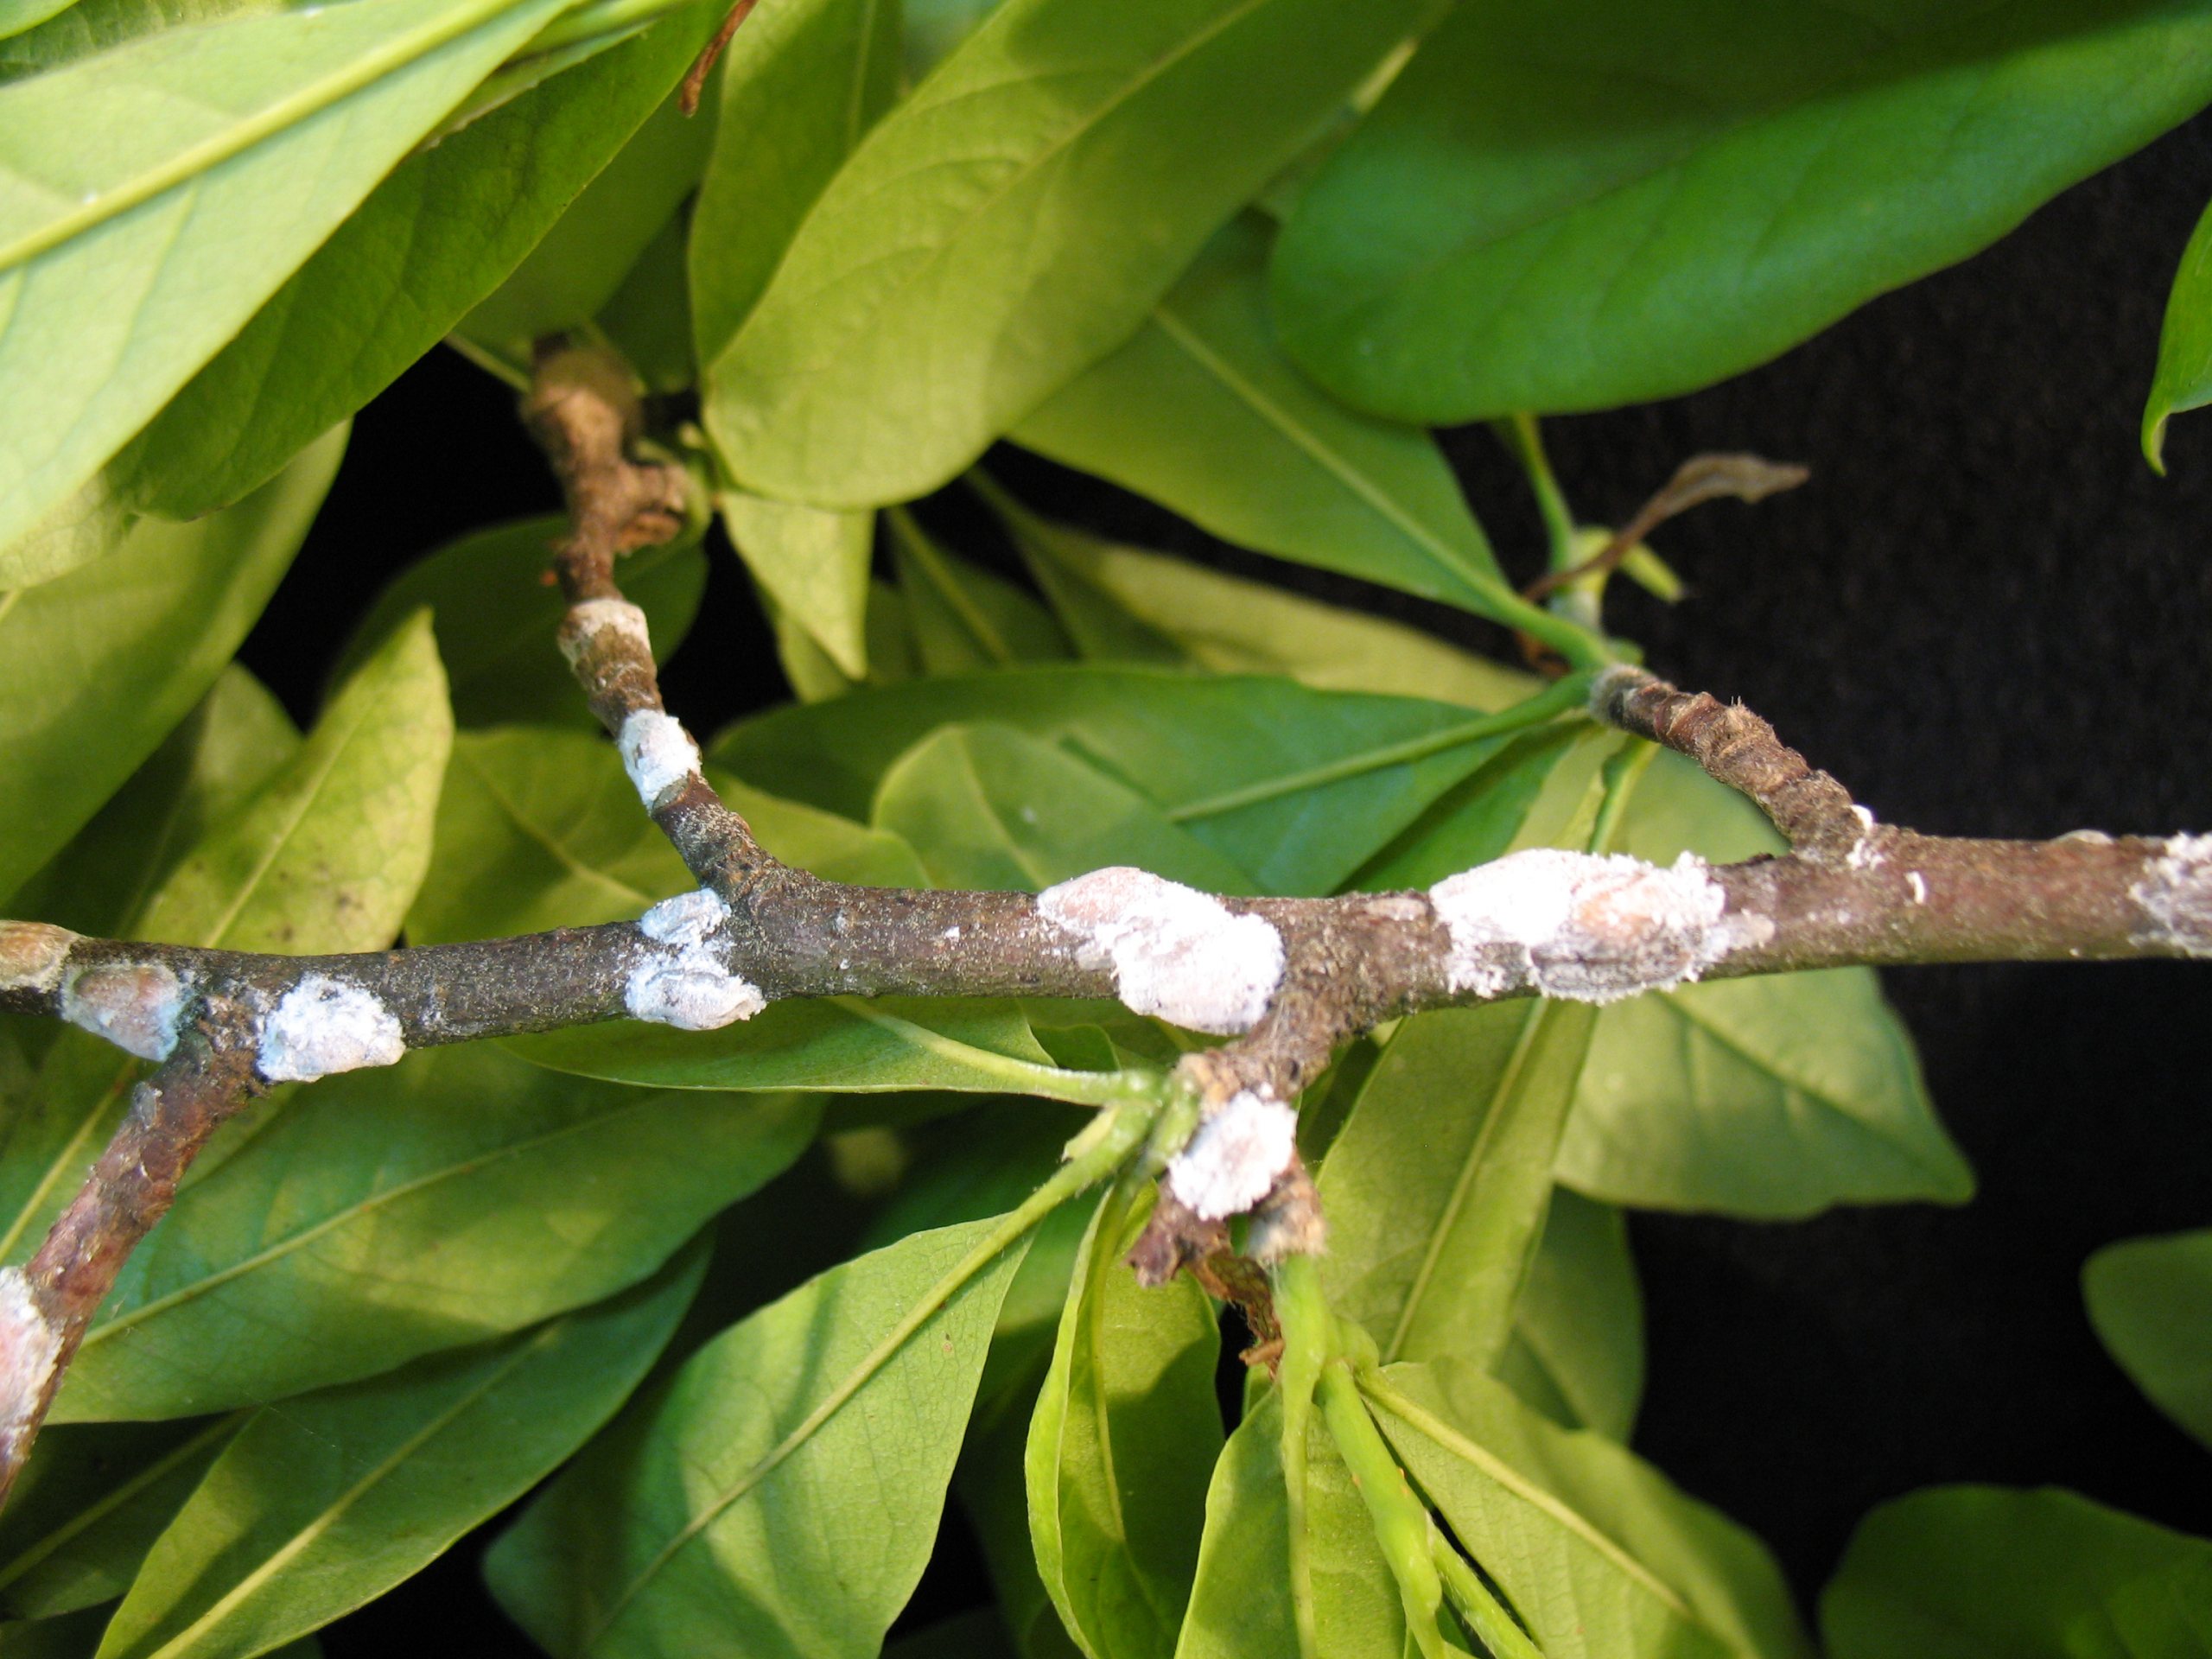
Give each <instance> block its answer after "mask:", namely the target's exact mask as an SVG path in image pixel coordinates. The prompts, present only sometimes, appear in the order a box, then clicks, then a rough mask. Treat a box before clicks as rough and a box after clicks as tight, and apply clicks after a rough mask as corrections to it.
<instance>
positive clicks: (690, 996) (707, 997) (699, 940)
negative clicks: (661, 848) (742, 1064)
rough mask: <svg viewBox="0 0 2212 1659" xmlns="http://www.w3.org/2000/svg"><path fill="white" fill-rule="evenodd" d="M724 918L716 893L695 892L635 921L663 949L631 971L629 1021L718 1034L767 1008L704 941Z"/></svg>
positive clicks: (626, 996) (626, 1000) (626, 998)
mask: <svg viewBox="0 0 2212 1659" xmlns="http://www.w3.org/2000/svg"><path fill="white" fill-rule="evenodd" d="M728 919H729V906H728V905H726V904H724V903H723V902H722V900H721V895H720V894H718V893H713V892H710V891H709V890H708V889H707V888H705V887H700V888H697V889H696V890H695V891H693V892H690V893H677V895H676V896H675V897H674V898H673V899H662V900H661V901H660V903H658V904H657V905H655V906H653V907H652V909H651V910H649V911H647V912H645V914H644V915H643V916H640V917H639V918H638V931H639V932H641V933H643V934H644V935H645V937H646V938H648V939H650V940H652V942H653V943H654V944H656V945H659V946H661V947H663V948H662V949H660V950H655V951H653V952H652V953H651V954H650V955H648V956H647V957H645V960H644V961H642V962H640V963H638V965H637V966H636V967H634V968H632V969H631V970H630V976H629V978H628V979H627V980H626V982H624V985H623V991H622V1006H623V1007H625V1008H626V1010H628V1012H629V1014H630V1017H631V1018H632V1019H633V1020H652V1022H653V1023H654V1024H655V1025H660V1026H674V1027H676V1028H677V1030H679V1031H717V1030H720V1029H721V1027H724V1026H727V1025H728V1024H730V1023H731V1022H732V1021H734V1020H750V1019H751V1018H752V1017H753V1015H754V1014H758V1013H760V1010H761V1009H763V1008H765V1007H767V1006H768V999H767V998H766V997H765V996H763V995H761V994H760V988H759V987H758V986H756V985H754V984H753V983H752V982H749V981H747V980H746V979H744V978H743V977H741V976H739V975H736V974H734V973H732V972H730V970H729V969H728V968H726V967H724V966H723V965H722V963H721V961H720V959H719V958H717V957H715V953H714V952H713V951H712V950H709V948H708V941H709V939H710V938H713V936H714V935H715V933H716V932H718V931H720V930H721V925H722V924H723V923H724V922H726V921H728Z"/></svg>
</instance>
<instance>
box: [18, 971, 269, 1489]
mask: <svg viewBox="0 0 2212 1659" xmlns="http://www.w3.org/2000/svg"><path fill="white" fill-rule="evenodd" d="M252 1023H253V1022H252V1019H251V1014H249V1013H248V1012H247V1011H246V1010H245V1009H244V1008H242V1007H239V1006H238V1004H236V1003H234V1002H231V1001H227V1000H225V999H211V1000H209V1001H207V1002H204V1003H203V1004H201V1006H200V1009H199V1010H198V1013H197V1017H196V1019H195V1020H194V1023H193V1026H192V1027H191V1029H189V1030H188V1031H187V1032H186V1033H184V1034H183V1036H182V1038H181V1039H180V1040H179V1042H178V1043H177V1046H176V1049H175V1052H174V1053H173V1054H172V1055H171V1056H170V1058H168V1061H167V1062H166V1063H165V1064H164V1065H162V1067H161V1068H160V1069H159V1070H157V1071H155V1072H154V1073H153V1075H152V1076H150V1077H147V1078H146V1079H145V1080H144V1081H143V1082H142V1083H140V1084H138V1085H137V1087H136V1088H135V1089H133V1090H131V1094H130V1114H129V1116H126V1117H125V1118H124V1122H123V1127H122V1128H120V1129H119V1130H118V1131H117V1133H116V1135H115V1138H114V1139H113V1140H111V1141H109V1143H108V1146H107V1149H106V1150H105V1152H103V1153H102V1154H100V1156H99V1161H98V1162H97V1163H95V1164H94V1165H93V1166H92V1173H91V1175H90V1176H88V1177H87V1178H86V1181H85V1185H83V1187H82V1188H81V1189H79V1192H78V1193H77V1196H76V1197H75V1198H73V1200H71V1202H70V1205H69V1207H68V1208H67V1209H66V1210H64V1211H62V1212H61V1215H60V1219H58V1220H57V1221H55V1223H54V1226H53V1228H52V1230H49V1231H48V1234H47V1236H46V1240H45V1242H44V1243H42V1244H41V1245H40V1246H39V1248H38V1252H37V1254H36V1255H33V1256H32V1257H31V1259H30V1261H29V1262H28V1263H26V1264H25V1265H24V1266H23V1267H22V1268H6V1269H4V1270H0V1503H5V1502H6V1501H7V1497H8V1493H9V1492H10V1490H12V1489H13V1487H14V1485H15V1483H16V1476H17V1475H18V1474H20V1473H21V1472H22V1467H23V1463H24V1460H25V1459H27V1458H29V1455H30V1449H31V1446H32V1443H33V1442H34V1440H35V1439H36V1438H37V1435H38V1431H39V1426H40V1425H41V1423H43V1422H44V1421H46V1414H47V1412H48V1409H49V1408H51V1407H52V1406H53V1404H54V1395H55V1393H56V1392H57V1391H58V1390H59V1389H60V1386H61V1377H62V1373H63V1372H64V1370H66V1369H67V1366H68V1363H69V1361H70V1359H71V1358H72V1357H73V1356H74V1355H75V1353H76V1351H77V1344H79V1342H81V1341H83V1340H84V1336H85V1330H86V1326H87V1325H90V1324H91V1323H92V1315H93V1313H95V1312H97V1311H98V1309H99V1305H100V1303H101V1302H103V1301H104V1300H106V1298H107V1294H108V1292H109V1291H111V1290H112V1289H113V1288H114V1287H115V1280H116V1275H117V1274H118V1273H120V1272H121V1271H122V1270H123V1264H124V1262H125V1261H126V1260H127V1259H128V1258H129V1257H130V1252H131V1251H132V1250H133V1249H136V1248H137V1244H138V1241H139V1240H141V1239H143V1237H145V1236H146V1235H147V1233H148V1232H149V1231H150V1230H152V1228H153V1226H154V1224H155V1223H156V1222H157V1221H159V1220H160V1219H161V1218H162V1217H163V1216H164V1215H166V1214H168V1208H169V1205H170V1204H171V1203H173V1202H174V1201H175V1198H176V1189H177V1183H178V1182H179V1181H181V1180H182V1179H184V1172H185V1171H186V1169H188V1167H189V1166H191V1163H192V1160H193V1159H194V1157H195V1156H196V1155H197V1154H198V1153H199V1151H200V1147H203V1146H205V1145H206V1144H207V1137H208V1136H209V1135H213V1133H214V1132H215V1130H216V1128H217V1127H218V1126H219V1125H220V1124H221V1123H222V1122H223V1121H224V1120H225V1119H226V1118H227V1117H229V1116H231V1115H232V1113H233V1112H235V1111H236V1110H237V1109H238V1108H239V1107H240V1106H241V1105H243V1104H244V1103H245V1102H246V1101H247V1100H248V1099H249V1098H250V1097H251V1096H252V1095H253V1094H254V1093H256V1092H257V1090H258V1087H259V1080H258V1079H257V1077H255V1076H254V1070H253V1048H252V1045H251V1041H250V1040H248V1039H249V1037H250V1034H251V1029H252Z"/></svg>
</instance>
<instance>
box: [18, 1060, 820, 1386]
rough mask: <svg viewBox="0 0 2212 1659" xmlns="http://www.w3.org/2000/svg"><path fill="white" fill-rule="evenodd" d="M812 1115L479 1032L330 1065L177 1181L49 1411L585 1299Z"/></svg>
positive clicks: (757, 1172) (697, 1224)
mask: <svg viewBox="0 0 2212 1659" xmlns="http://www.w3.org/2000/svg"><path fill="white" fill-rule="evenodd" d="M820 1117H821V1106H820V1103H818V1102H817V1101H815V1100H812V1099H810V1098H807V1097H805V1096H791V1095H781V1096H779V1095H768V1096H760V1095H753V1096H747V1097H745V1098H743V1099H741V1100H729V1099H720V1098H716V1097H715V1096H709V1095H704V1094H698V1093H690V1092H683V1093H667V1094H656V1093H650V1092H647V1091H645V1090H636V1089H620V1088H614V1087H612V1086H609V1085H607V1084H590V1083H587V1082H584V1081H582V1079H578V1078H573V1077H558V1076H553V1077H549V1076H548V1075H547V1074H546V1073H544V1072H543V1071H539V1070H538V1069H537V1068H536V1067H534V1066H531V1065H524V1063H523V1062H521V1061H520V1060H518V1059H516V1058H513V1057H512V1055H509V1054H507V1053H505V1052H504V1051H502V1050H501V1049H499V1047H497V1046H493V1045H490V1044H476V1045H469V1046H461V1047H455V1048H441V1049H431V1050H427V1051H425V1052H421V1053H417V1054H410V1055H409V1056H408V1057H407V1058H406V1059H405V1060H404V1061H403V1062H401V1063H400V1064H399V1065H397V1066H392V1067H388V1068H383V1069H378V1070H375V1071H357V1072H352V1073H348V1074H346V1075H343V1076H340V1077H331V1078H327V1079H325V1080H324V1081H322V1082H321V1083H319V1084H316V1085H315V1086H314V1087H313V1088H310V1089H308V1090H304V1091H303V1092H302V1094H301V1095H300V1096H298V1097H297V1098H296V1099H295V1100H294V1101H293V1102H292V1103H290V1104H289V1106H288V1107H286V1109H285V1110H284V1111H283V1114H282V1116H279V1117H278V1118H277V1121H276V1122H274V1123H272V1124H270V1126H269V1127H267V1128H264V1129H262V1130H261V1131H260V1132H259V1133H258V1134H257V1135H255V1136H254V1137H253V1138H252V1139H251V1141H248V1142H247V1143H246V1144H245V1146H244V1147H241V1148H239V1149H238V1150H237V1151H235V1152H234V1153H232V1155H231V1156H230V1157H228V1158H226V1160H224V1161H223V1162H222V1164H221V1165H220V1166H219V1167H218V1168H217V1169H216V1170H215V1171H214V1172H213V1173H212V1174H210V1175H208V1176H206V1177H204V1178H203V1179H199V1180H197V1181H195V1182H194V1183H193V1184H192V1185H189V1186H188V1187H187V1188H186V1189H185V1191H184V1192H182V1193H181V1194H180V1195H179V1197H178V1199H177V1203H176V1207H175V1209H174V1210H172V1211H170V1213H169V1215H168V1217H167V1218H166V1219H165V1220H164V1221H163V1222H162V1225H161V1227H160V1228H159V1230H156V1232H155V1233H154V1234H153V1236H151V1237H149V1239H148V1240H147V1241H146V1242H145V1243H143V1244H142V1245H141V1246H140V1247H139V1248H138V1249H137V1251H136V1252H134V1253H133V1255H131V1257H130V1261H129V1262H127V1263H126V1264H125V1265H124V1269H123V1272H122V1273H121V1274H120V1275H119V1276H118V1280H117V1282H116V1287H115V1289H114V1291H113V1292H112V1293H111V1294H110V1295H109V1296H108V1298H107V1300H106V1301H105V1302H104V1303H103V1304H102V1305H101V1307H100V1311H99V1315H98V1317H97V1318H96V1319H95V1320H94V1323H93V1325H92V1328H91V1330H90V1331H88V1332H86V1337H85V1341H84V1345H83V1346H82V1347H81V1348H79V1350H78V1353H77V1357H76V1359H75V1361H74V1362H73V1364H72V1366H71V1368H70V1371H69V1375H68V1378H67V1382H66V1383H65V1384H64V1386H63V1388H62V1390H61V1394H60V1398H59V1399H57V1400H56V1401H55V1402H54V1413H53V1416H54V1421H57V1422H66V1421H72V1420H77V1419H86V1418H117V1417H124V1418H141V1417H170V1416H177V1415H181V1414H187V1413H195V1412H205V1411H213V1410H218V1409H221V1408H225V1407H228V1406H232V1405H241V1404H250V1403H252V1402H257V1401H262V1400H271V1399H277V1398H281V1397H282V1396H283V1395H290V1394H298V1393H301V1392H303V1391H304V1390H306V1389H314V1388H321V1387H325V1386H327V1385H329V1384H332V1383H343V1382H350V1381H352V1380H353V1379H354V1378H356V1377H361V1376H373V1375H375V1374H376V1373H378V1372H381V1371H385V1370H391V1368H392V1367H393V1366H395V1365H397V1364H399V1363H403V1362H404V1361H407V1360H410V1359H413V1358H415V1357H416V1356H418V1355H421V1354H425V1353H430V1352H434V1351H437V1350H439V1349H443V1348H453V1347H459V1346H461V1345H462V1344H468V1343H474V1342H481V1341H484V1340H485V1339H486V1338H490V1337H493V1336H496V1335H499V1334H502V1333H504V1332H509V1331H515V1330H519V1329H520V1328H521V1327H523V1326H524V1325H534V1324H536V1323H537V1321H539V1320H541V1319H546V1318H548V1317H550V1316H551V1315H553V1314H556V1313H566V1312H568V1311H569V1309H571V1308H575V1307H579V1306H583V1305H584V1304H586V1303H588V1302H594V1301H597V1300H599V1299H600V1298H601V1297H603V1296H607V1295H611V1294H614V1293H615V1292H617V1291H620V1290H623V1289H625V1288H626V1287H629V1286H631V1285H632V1284H635V1283H636V1282H637V1281H639V1280H641V1279H643V1278H645V1277H646V1276H648V1275H649V1274H652V1273H653V1272H655V1271H656V1270H658V1268H659V1267H660V1266H661V1264H662V1263H663V1262H666V1261H667V1260H668V1259H669V1257H670V1256H671V1255H673V1254H674V1253H675V1252H676V1250H677V1249H678V1247H680V1246H681V1245H682V1244H683V1242H684V1241H685V1240H686V1239H688V1238H690V1236H692V1235H693V1234H694V1233H696V1231H697V1230H699V1229H700V1228H701V1227H702V1226H703V1225H704V1224H706V1222H707V1221H708V1220H709V1218H710V1217H713V1216H714V1215H715V1213H716V1212H717V1211H720V1210H721V1209H723V1208H724V1207H725V1206H727V1205H729V1204H731V1203H733V1202H734V1201H735V1200H737V1199H739V1198H744V1197H745V1196H746V1195H747V1194H748V1193H750V1192H753V1191H754V1190H755V1189H757V1188H758V1187H760V1185H762V1184H763V1183H764V1182H766V1181H767V1180H768V1179H770V1178H772V1176H774V1175H776V1174H777V1173H779V1172H780V1171H782V1170H783V1169H785V1167H787V1166H789V1165H790V1164H791V1161H792V1160H794V1159H796V1158H797V1157H798V1155H799V1154H800V1153H801V1152H803V1151H804V1150H805V1148H806V1147H807V1145H808V1144H809V1142H810V1141H811V1140H812V1139H813V1135H814V1129H815V1126H816V1124H817V1122H818V1121H819V1119H820Z"/></svg>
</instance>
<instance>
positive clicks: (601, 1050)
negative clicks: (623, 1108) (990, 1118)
mask: <svg viewBox="0 0 2212 1659" xmlns="http://www.w3.org/2000/svg"><path fill="white" fill-rule="evenodd" d="M506 1046H507V1047H509V1048H511V1049H512V1050H513V1051H514V1052H516V1053H518V1054H519V1055H521V1056H522V1057H523V1058H524V1059H526V1060H530V1061H531V1062H533V1063H534V1064H536V1065H543V1066H549V1067H550V1068H551V1069H552V1070H554V1071H573V1072H575V1073H577V1074H578V1075H580V1076H582V1077H604V1078H606V1079H607V1080H608V1081H610V1082H614V1083H628V1084H637V1085H639V1086H640V1087H643V1088H648V1089H734V1090H781V1089H823V1090H830V1091H832V1092H835V1093H841V1094H843V1093H850V1094H877V1093H881V1092H884V1091H886V1090H908V1089H946V1090H954V1091H957V1092H959V1093H963V1094H1003V1093H1006V1092H1008V1091H1012V1092H1014V1093H1016V1094H1030V1095H1039V1096H1043V1097H1044V1098H1046V1099H1047V1100H1066V1101H1074V1102H1077V1103H1084V1104H1089V1105H1099V1104H1103V1103H1104V1102H1106V1101H1107V1100H1109V1099H1111V1098H1113V1097H1115V1096H1116V1095H1117V1094H1119V1093H1120V1092H1121V1090H1120V1086H1119V1084H1118V1083H1117V1081H1116V1077H1115V1076H1114V1075H1113V1074H1112V1073H1108V1072H1096V1071H1065V1070H1063V1069H1061V1068H1060V1067H1058V1066H1056V1065H1053V1064H1052V1056H1051V1054H1049V1053H1048V1052H1046V1050H1045V1049H1043V1048H1042V1047H1040V1046H1039V1045H1038V1042H1037V1039H1036V1037H1035V1035H1034V1034H1033V1033H1032V1032H1031V1031H1030V1029H1029V1022H1028V1021H1027V1020H1025V1019H1023V1018H1022V1015H1021V1011H1020V1009H1019V1008H1018V1007H1014V1005H1013V1004H1012V1003H1010V1002H1006V1001H982V1000H978V999H975V998H969V997H950V996H945V997H898V996H877V997H857V996H851V997H847V996H840V997H822V998H814V999H802V1000H798V1001H789V1002H774V1003H771V1004H770V1005H769V1006H768V1007H767V1008H766V1010H765V1011H764V1012H762V1013H760V1014H754V1015H753V1018H752V1019H750V1020H746V1021H744V1022H743V1023H742V1024H740V1025H735V1026H725V1027H722V1029H721V1030H720V1031H715V1032H680V1031H672V1030H671V1029H670V1028H669V1027H665V1026H641V1025H637V1024H634V1023H632V1022H631V1021H627V1020H625V1021H622V1022H620V1023H618V1024H615V1025H612V1026H602V1027H581V1028H577V1029H574V1030H569V1031H561V1032H548V1033H545V1034H543V1035H542V1036H537V1037H522V1038H515V1039H510V1040H509V1041H508V1042H507V1044H506Z"/></svg>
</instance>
